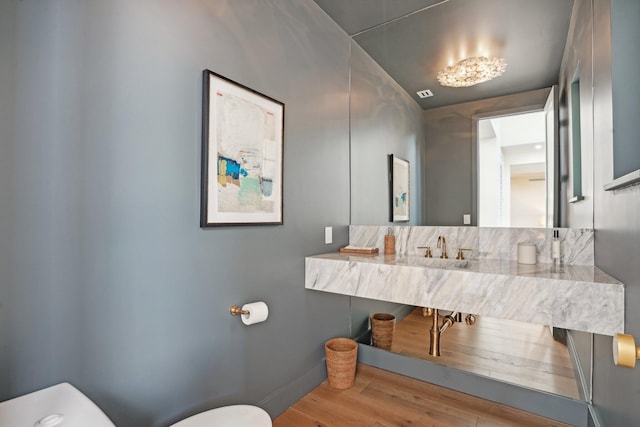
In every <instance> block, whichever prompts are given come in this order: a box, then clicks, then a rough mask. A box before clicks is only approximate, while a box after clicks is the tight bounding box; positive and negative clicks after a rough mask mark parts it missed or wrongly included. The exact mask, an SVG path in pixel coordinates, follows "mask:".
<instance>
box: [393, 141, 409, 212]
mask: <svg viewBox="0 0 640 427" xmlns="http://www.w3.org/2000/svg"><path fill="white" fill-rule="evenodd" d="M409 172H410V170H409V161H407V160H404V159H401V158H400V157H396V156H394V155H393V154H389V220H390V221H391V222H406V221H409V208H410V197H409V181H410V180H409V177H410V174H409Z"/></svg>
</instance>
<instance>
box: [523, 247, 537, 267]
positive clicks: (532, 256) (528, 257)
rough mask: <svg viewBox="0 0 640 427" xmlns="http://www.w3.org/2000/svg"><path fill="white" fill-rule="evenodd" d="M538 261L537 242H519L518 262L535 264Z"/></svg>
mask: <svg viewBox="0 0 640 427" xmlns="http://www.w3.org/2000/svg"><path fill="white" fill-rule="evenodd" d="M536 261H537V259H536V244H535V243H518V264H535V263H536Z"/></svg>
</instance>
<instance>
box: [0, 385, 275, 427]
mask: <svg viewBox="0 0 640 427" xmlns="http://www.w3.org/2000/svg"><path fill="white" fill-rule="evenodd" d="M0 425H1V426H2V427H5V426H6V427H13V426H27V427H31V426H34V427H56V426H59V427H87V426H91V427H115V426H114V425H113V423H112V422H111V420H109V418H108V417H107V416H106V415H105V414H104V412H102V411H101V410H100V408H98V407H97V406H96V405H95V404H94V403H93V402H92V401H91V400H89V398H87V396H85V395H84V394H82V392H80V391H79V390H78V389H76V388H75V387H73V386H72V385H71V384H68V383H62V384H58V385H55V386H52V387H49V388H45V389H42V390H38V391H36V392H33V393H29V394H26V395H24V396H20V397H16V398H15V399H10V400H7V401H4V402H0ZM214 426H215V427H227V426H229V427H230V426H233V427H271V426H272V424H271V418H270V417H269V414H267V412H266V411H265V410H264V409H261V408H258V407H257V406H251V405H231V406H224V407H222V408H216V409H211V410H210V411H205V412H201V413H199V414H196V415H193V416H191V417H189V418H186V419H184V420H182V421H179V422H178V423H176V424H173V427H214Z"/></svg>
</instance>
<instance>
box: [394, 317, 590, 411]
mask: <svg viewBox="0 0 640 427" xmlns="http://www.w3.org/2000/svg"><path fill="white" fill-rule="evenodd" d="M432 322H433V321H432V318H431V317H424V316H423V315H422V309H420V308H418V309H416V310H415V311H413V312H412V313H410V314H409V315H408V316H407V317H405V318H404V319H402V321H400V322H398V324H397V325H396V330H395V334H394V338H393V346H392V348H391V350H392V351H393V352H395V353H400V354H403V355H407V356H413V357H420V358H422V359H425V360H429V361H431V362H434V363H439V364H443V365H446V366H448V367H454V368H458V369H461V370H465V371H468V372H473V373H477V374H479V375H483V376H486V377H490V378H493V379H496V380H500V381H505V382H509V383H512V384H517V385H521V386H524V387H528V388H534V389H537V390H543V391H547V392H550V393H555V394H560V395H563V396H567V397H571V398H574V399H580V398H581V396H580V392H579V388H578V381H577V380H576V375H575V372H574V369H573V365H572V363H571V359H570V356H569V351H568V350H567V347H566V346H565V345H563V344H561V343H559V342H557V341H555V340H554V339H553V337H552V336H551V332H550V330H549V328H548V327H546V326H541V325H534V324H530V323H523V322H515V321H509V320H502V319H493V318H489V317H478V318H477V322H476V324H475V325H473V326H468V325H466V324H465V323H464V322H461V323H456V324H455V325H454V326H453V327H451V328H449V329H448V330H447V331H445V333H444V334H442V335H441V341H440V352H441V357H433V356H430V355H429V354H428V352H429V328H430V327H431V324H432Z"/></svg>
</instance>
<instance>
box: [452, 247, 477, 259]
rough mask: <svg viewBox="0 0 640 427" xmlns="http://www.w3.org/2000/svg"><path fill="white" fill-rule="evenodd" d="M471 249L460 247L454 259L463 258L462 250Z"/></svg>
mask: <svg viewBox="0 0 640 427" xmlns="http://www.w3.org/2000/svg"><path fill="white" fill-rule="evenodd" d="M472 250H473V249H468V248H460V249H458V256H457V257H456V259H460V260H463V259H464V252H463V251H469V252H471V251H472Z"/></svg>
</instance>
